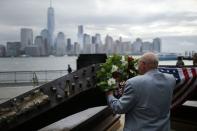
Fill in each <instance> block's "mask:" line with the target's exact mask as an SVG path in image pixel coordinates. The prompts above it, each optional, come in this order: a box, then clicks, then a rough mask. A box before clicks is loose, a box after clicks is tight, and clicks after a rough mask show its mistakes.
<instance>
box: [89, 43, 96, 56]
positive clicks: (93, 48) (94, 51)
mask: <svg viewBox="0 0 197 131" xmlns="http://www.w3.org/2000/svg"><path fill="white" fill-rule="evenodd" d="M90 48H91V49H90V54H95V53H96V44H90Z"/></svg>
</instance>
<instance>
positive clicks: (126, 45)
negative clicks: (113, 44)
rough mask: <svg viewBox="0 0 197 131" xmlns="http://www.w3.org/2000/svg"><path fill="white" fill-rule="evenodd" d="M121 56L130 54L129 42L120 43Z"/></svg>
mask: <svg viewBox="0 0 197 131" xmlns="http://www.w3.org/2000/svg"><path fill="white" fill-rule="evenodd" d="M120 43H121V49H122V50H121V51H122V52H121V54H131V42H130V41H124V42H121V41H120Z"/></svg>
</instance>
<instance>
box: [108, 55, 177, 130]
mask: <svg viewBox="0 0 197 131" xmlns="http://www.w3.org/2000/svg"><path fill="white" fill-rule="evenodd" d="M157 67H158V58H157V57H156V56H155V54H153V53H146V54H144V55H143V56H142V57H141V58H140V60H139V65H138V70H139V73H140V74H141V75H140V76H136V77H133V78H131V79H128V80H127V81H126V85H125V88H124V93H123V95H122V97H120V98H119V99H116V98H115V97H114V96H113V92H111V91H110V92H108V93H107V99H108V103H109V105H110V107H111V108H112V110H113V111H114V112H115V113H118V114H125V125H124V131H170V104H171V100H172V94H173V88H174V87H175V83H176V82H175V78H174V77H173V76H171V75H168V74H163V73H160V72H159V71H158V70H157Z"/></svg>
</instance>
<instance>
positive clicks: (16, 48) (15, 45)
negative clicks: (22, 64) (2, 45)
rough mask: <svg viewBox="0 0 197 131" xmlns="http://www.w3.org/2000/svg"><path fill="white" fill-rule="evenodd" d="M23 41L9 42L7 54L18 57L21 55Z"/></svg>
mask: <svg viewBox="0 0 197 131" xmlns="http://www.w3.org/2000/svg"><path fill="white" fill-rule="evenodd" d="M20 49H21V43H20V42H7V54H6V55H7V56H9V57H17V56H19V55H20Z"/></svg>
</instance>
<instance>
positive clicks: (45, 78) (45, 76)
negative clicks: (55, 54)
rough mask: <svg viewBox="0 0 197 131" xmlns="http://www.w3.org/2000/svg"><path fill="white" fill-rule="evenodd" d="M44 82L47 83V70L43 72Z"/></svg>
mask: <svg viewBox="0 0 197 131" xmlns="http://www.w3.org/2000/svg"><path fill="white" fill-rule="evenodd" d="M45 82H47V70H45Z"/></svg>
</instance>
